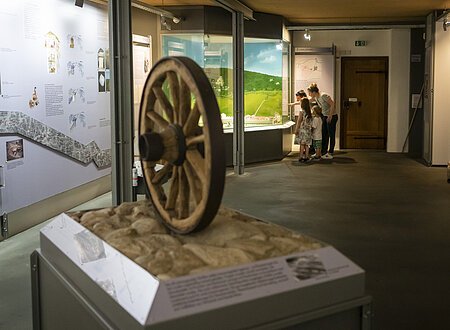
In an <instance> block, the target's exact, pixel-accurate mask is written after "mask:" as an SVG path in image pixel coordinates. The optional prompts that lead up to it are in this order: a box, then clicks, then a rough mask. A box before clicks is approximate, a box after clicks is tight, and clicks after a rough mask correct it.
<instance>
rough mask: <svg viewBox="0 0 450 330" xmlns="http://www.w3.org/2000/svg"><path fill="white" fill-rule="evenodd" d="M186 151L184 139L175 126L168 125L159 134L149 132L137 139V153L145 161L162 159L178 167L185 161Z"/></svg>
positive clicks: (180, 129) (177, 126)
mask: <svg viewBox="0 0 450 330" xmlns="http://www.w3.org/2000/svg"><path fill="white" fill-rule="evenodd" d="M186 149H187V147H186V137H185V135H184V133H183V129H182V128H181V126H179V125H177V124H170V125H169V126H167V128H166V129H165V130H164V131H162V132H161V133H156V132H153V131H149V132H146V133H144V134H142V135H141V136H140V137H139V153H140V154H141V157H142V159H143V160H145V161H153V162H156V161H159V160H161V159H163V160H167V161H168V162H169V163H171V164H173V165H176V166H180V165H182V164H183V163H184V161H185V159H186Z"/></svg>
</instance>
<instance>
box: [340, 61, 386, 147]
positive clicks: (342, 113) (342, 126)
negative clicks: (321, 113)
mask: <svg viewBox="0 0 450 330" xmlns="http://www.w3.org/2000/svg"><path fill="white" fill-rule="evenodd" d="M380 59H381V60H384V62H385V64H386V76H385V79H386V84H385V95H386V97H385V100H384V118H385V121H384V134H383V137H384V150H387V130H388V105H389V56H342V57H341V79H340V80H341V82H340V99H339V102H340V104H339V108H340V110H341V111H340V117H341V120H340V122H341V123H340V125H339V131H340V133H339V148H340V149H348V148H346V147H344V146H345V145H346V138H345V136H346V129H347V127H346V114H345V111H344V107H343V104H344V77H345V74H344V73H345V72H344V62H345V61H347V60H380Z"/></svg>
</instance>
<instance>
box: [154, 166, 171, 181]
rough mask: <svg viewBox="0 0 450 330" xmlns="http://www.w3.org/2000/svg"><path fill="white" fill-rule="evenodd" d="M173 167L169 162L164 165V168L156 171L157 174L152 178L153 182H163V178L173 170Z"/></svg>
mask: <svg viewBox="0 0 450 330" xmlns="http://www.w3.org/2000/svg"><path fill="white" fill-rule="evenodd" d="M172 167H173V165H172V164H169V163H167V164H166V165H164V167H163V168H162V169H160V170H159V171H158V172H156V174H155V176H154V177H153V178H152V183H153V184H159V183H161V180H162V179H163V178H164V177H165V176H166V175H167V174H168V173H169V172H170V171H171V170H172Z"/></svg>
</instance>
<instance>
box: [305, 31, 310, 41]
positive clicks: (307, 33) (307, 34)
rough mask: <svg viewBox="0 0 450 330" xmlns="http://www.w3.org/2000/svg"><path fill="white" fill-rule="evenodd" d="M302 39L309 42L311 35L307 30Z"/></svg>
mask: <svg viewBox="0 0 450 330" xmlns="http://www.w3.org/2000/svg"><path fill="white" fill-rule="evenodd" d="M303 37H304V38H305V39H306V40H308V41H311V34H310V33H309V29H306V30H305V34H304V35H303Z"/></svg>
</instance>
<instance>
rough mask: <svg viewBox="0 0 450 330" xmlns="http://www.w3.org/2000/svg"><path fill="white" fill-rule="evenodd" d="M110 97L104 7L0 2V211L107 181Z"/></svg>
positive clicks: (65, 0)
mask: <svg viewBox="0 0 450 330" xmlns="http://www.w3.org/2000/svg"><path fill="white" fill-rule="evenodd" d="M109 91H110V58H109V35H108V12H107V7H106V6H100V5H95V4H91V3H88V2H85V3H84V6H83V7H82V8H80V7H77V6H75V5H74V1H71V0H42V1H29V0H15V1H2V2H0V135H1V136H0V164H1V165H4V167H3V171H4V173H3V177H4V181H5V182H4V183H5V187H4V188H3V189H2V194H3V196H2V199H1V200H2V205H0V208H1V209H2V211H6V212H12V211H15V210H17V209H20V208H23V207H25V206H27V205H30V204H33V203H36V202H38V201H41V200H43V199H46V198H48V197H51V196H53V195H56V194H58V193H60V192H64V191H67V190H70V189H72V188H74V187H77V186H80V185H82V184H84V183H87V182H90V181H93V180H95V179H98V178H100V177H103V176H105V175H107V174H109V173H110V169H109V167H110V164H111V127H110V93H109ZM18 141H20V143H18ZM18 147H20V149H21V151H20V152H19V153H18V152H17V150H16V152H15V151H14V150H13V149H17V148H18ZM13 154H14V155H13ZM19 154H20V155H21V157H19V156H17V155H19ZM30 187H33V189H30Z"/></svg>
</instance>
